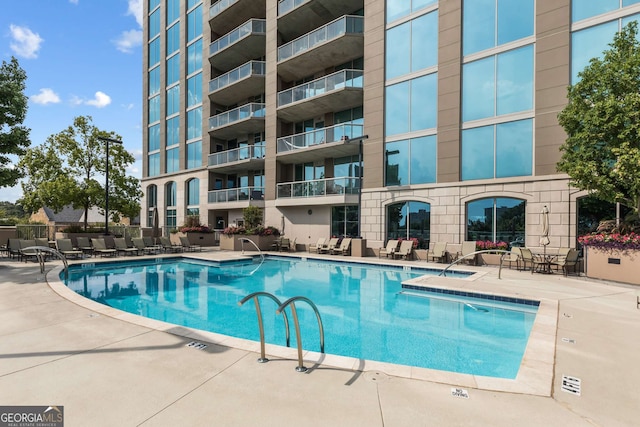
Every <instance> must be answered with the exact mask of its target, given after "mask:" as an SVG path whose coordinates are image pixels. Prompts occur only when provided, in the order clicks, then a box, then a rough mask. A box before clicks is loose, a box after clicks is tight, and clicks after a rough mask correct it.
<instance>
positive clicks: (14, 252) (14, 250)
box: [8, 239, 22, 261]
mask: <svg viewBox="0 0 640 427" xmlns="http://www.w3.org/2000/svg"><path fill="white" fill-rule="evenodd" d="M8 249H9V257H10V258H11V259H13V258H18V261H21V260H22V252H20V239H9V245H8Z"/></svg>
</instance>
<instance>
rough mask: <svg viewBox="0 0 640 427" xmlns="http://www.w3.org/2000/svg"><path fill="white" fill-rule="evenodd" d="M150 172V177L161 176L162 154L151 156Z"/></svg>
mask: <svg viewBox="0 0 640 427" xmlns="http://www.w3.org/2000/svg"><path fill="white" fill-rule="evenodd" d="M148 159H149V164H148V172H149V176H158V175H160V153H154V154H149V157H148Z"/></svg>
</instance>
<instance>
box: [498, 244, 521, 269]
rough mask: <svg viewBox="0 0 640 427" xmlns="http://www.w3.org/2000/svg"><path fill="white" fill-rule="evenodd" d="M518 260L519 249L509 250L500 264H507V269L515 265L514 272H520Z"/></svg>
mask: <svg viewBox="0 0 640 427" xmlns="http://www.w3.org/2000/svg"><path fill="white" fill-rule="evenodd" d="M520 259H521V252H520V248H519V247H517V246H516V247H513V248H511V251H510V252H509V253H508V254H504V255H503V256H502V262H508V263H509V268H511V264H513V263H514V262H515V263H516V270H520Z"/></svg>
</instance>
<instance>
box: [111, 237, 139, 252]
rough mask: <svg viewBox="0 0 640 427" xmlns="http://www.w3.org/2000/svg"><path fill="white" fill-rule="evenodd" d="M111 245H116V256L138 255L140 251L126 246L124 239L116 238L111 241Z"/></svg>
mask: <svg viewBox="0 0 640 427" xmlns="http://www.w3.org/2000/svg"><path fill="white" fill-rule="evenodd" d="M113 243H114V244H115V245H116V252H118V254H121V253H124V254H136V255H140V249H138V248H136V247H131V246H129V245H127V240H126V239H125V238H124V237H116V238H115V239H113Z"/></svg>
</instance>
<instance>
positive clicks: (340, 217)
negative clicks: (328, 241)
mask: <svg viewBox="0 0 640 427" xmlns="http://www.w3.org/2000/svg"><path fill="white" fill-rule="evenodd" d="M357 234H358V206H354V205H350V206H333V207H332V208H331V235H332V236H351V237H356V235H357Z"/></svg>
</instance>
